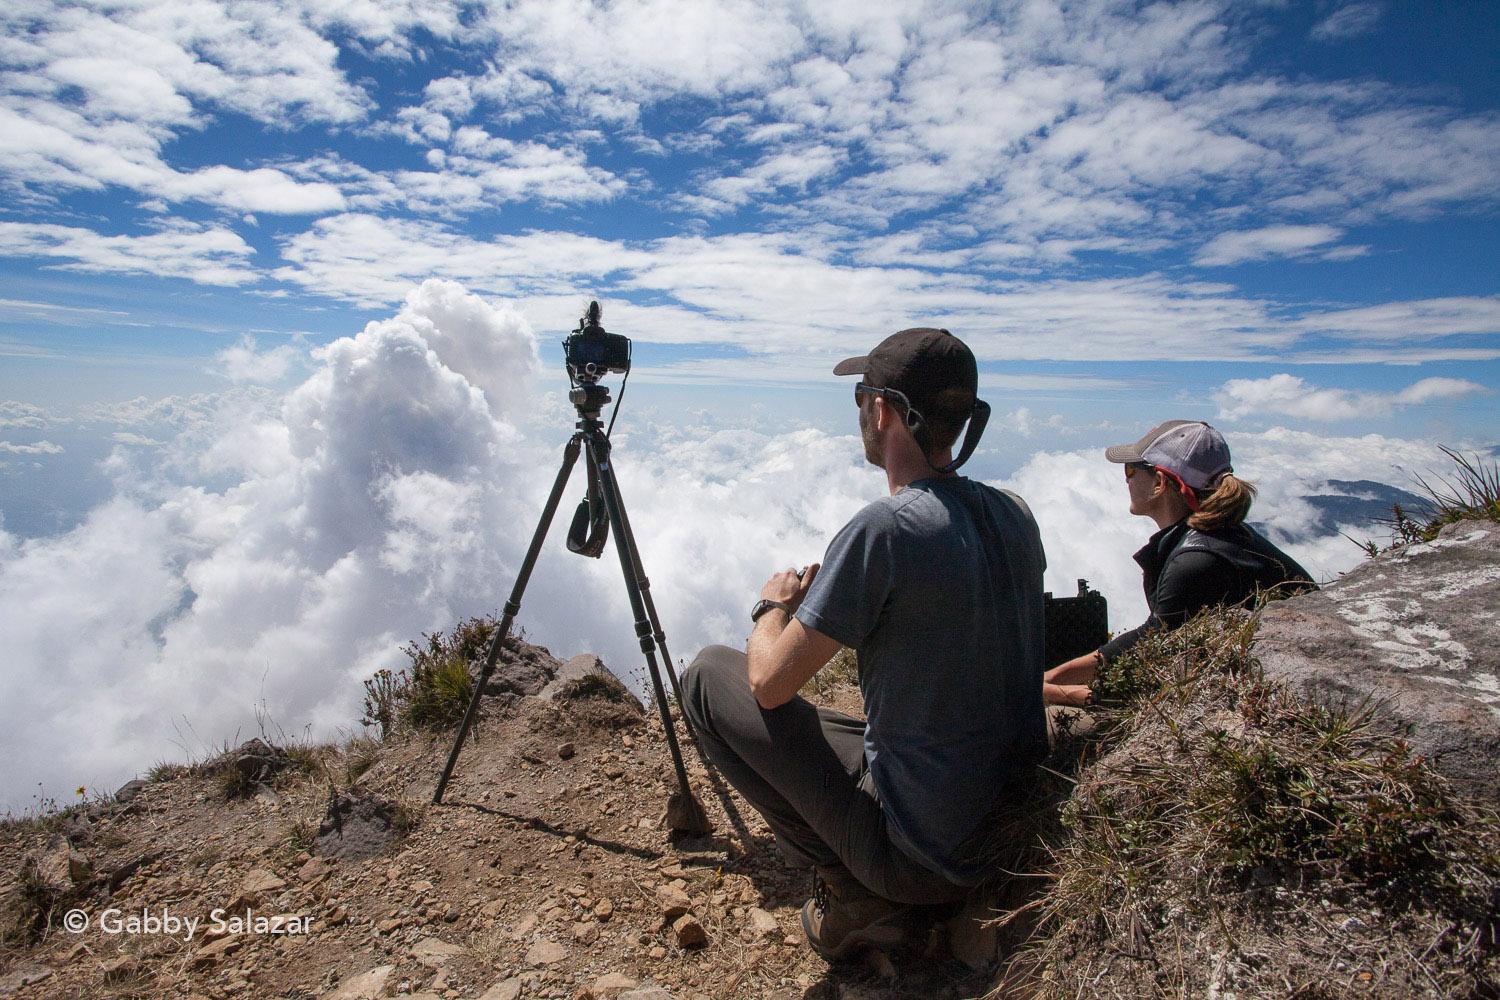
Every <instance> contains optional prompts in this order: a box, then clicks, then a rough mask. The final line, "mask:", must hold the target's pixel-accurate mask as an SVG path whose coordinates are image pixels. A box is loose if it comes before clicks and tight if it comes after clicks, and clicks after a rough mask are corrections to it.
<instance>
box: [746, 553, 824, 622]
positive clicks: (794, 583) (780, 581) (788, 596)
mask: <svg viewBox="0 0 1500 1000" xmlns="http://www.w3.org/2000/svg"><path fill="white" fill-rule="evenodd" d="M818 565H819V564H818V563H813V564H812V565H811V566H804V567H802V570H801V571H800V572H798V571H797V570H795V569H784V570H782V571H781V572H779V573H777V574H775V575H774V576H772V577H771V579H769V580H767V581H766V585H765V586H764V587H762V588H760V596H761V599H762V600H766V601H780V602H781V603H782V604H785V605H786V606H787V607H789V608H791V609H792V610H793V611H796V610H797V608H798V607H799V606H800V605H801V604H802V598H804V597H806V596H807V588H809V587H811V586H812V582H813V577H815V576H817V575H818Z"/></svg>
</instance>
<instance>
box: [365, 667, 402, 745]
mask: <svg viewBox="0 0 1500 1000" xmlns="http://www.w3.org/2000/svg"><path fill="white" fill-rule="evenodd" d="M409 688H410V681H409V680H408V678H407V676H406V671H404V670H403V671H401V672H400V673H399V674H398V673H392V672H391V671H389V670H377V671H375V676H373V677H370V678H368V679H367V680H366V681H365V714H364V717H363V718H361V719H360V720H359V721H360V723H361V724H362V725H364V726H366V727H369V726H379V727H380V738H381V739H385V738H386V737H387V736H389V735H391V733H393V732H395V729H396V720H397V719H398V718H399V716H400V712H401V705H402V704H403V703H404V702H405V701H406V697H407V694H408V691H409Z"/></svg>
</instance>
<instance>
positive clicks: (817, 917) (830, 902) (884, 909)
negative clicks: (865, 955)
mask: <svg viewBox="0 0 1500 1000" xmlns="http://www.w3.org/2000/svg"><path fill="white" fill-rule="evenodd" d="M910 910H911V907H910V906H905V905H903V904H901V903H896V902H893V901H891V900H889V899H885V898H884V897H881V896H877V895H875V894H874V893H873V892H871V891H870V890H869V889H866V888H865V887H864V886H863V885H861V884H860V882H859V880H858V879H856V878H855V877H854V876H853V875H851V874H850V873H849V870H848V869H847V868H844V867H842V866H840V867H838V868H818V869H814V871H813V898H812V899H809V900H808V901H807V903H806V904H804V905H803V907H802V932H803V933H804V934H806V935H807V943H808V944H809V945H811V946H812V949H813V951H815V952H817V953H818V954H819V955H822V956H823V957H824V958H826V959H829V960H830V961H837V960H839V959H841V958H846V957H848V956H849V955H850V954H851V953H852V952H853V951H854V950H855V949H856V948H858V947H860V946H861V945H873V946H875V947H877V948H891V947H894V946H896V945H898V944H900V943H901V939H902V938H903V937H905V935H906V928H905V927H904V926H903V924H902V920H903V918H904V917H905V916H906V915H907V913H908V912H909V911H910Z"/></svg>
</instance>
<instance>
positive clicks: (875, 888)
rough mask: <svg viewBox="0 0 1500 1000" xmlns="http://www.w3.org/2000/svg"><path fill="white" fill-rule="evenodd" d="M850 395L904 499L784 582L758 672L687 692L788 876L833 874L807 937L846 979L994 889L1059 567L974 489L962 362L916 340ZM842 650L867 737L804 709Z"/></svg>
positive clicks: (910, 334)
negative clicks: (1053, 573) (851, 967)
mask: <svg viewBox="0 0 1500 1000" xmlns="http://www.w3.org/2000/svg"><path fill="white" fill-rule="evenodd" d="M834 374H835V375H862V376H863V379H862V381H861V382H860V383H859V384H858V385H857V386H856V387H855V401H856V403H857V404H858V406H859V426H860V433H861V437H862V438H863V441H864V448H865V457H866V459H867V460H869V461H870V462H871V463H873V464H874V465H876V466H879V467H880V468H882V469H884V470H885V473H886V481H887V485H888V486H889V495H888V496H884V497H881V498H880V499H878V500H875V501H874V502H873V503H871V504H869V505H868V506H867V507H865V508H864V509H863V510H861V511H860V512H859V513H858V514H856V515H855V516H854V518H853V519H852V520H851V521H850V522H849V523H848V524H847V525H845V526H844V528H843V529H842V530H840V531H839V533H838V534H837V535H835V536H834V538H833V540H832V542H830V543H829V545H828V550H827V552H826V553H825V554H824V557H823V562H822V563H821V564H817V563H814V564H812V565H810V566H807V567H806V568H805V570H804V571H803V572H801V573H799V572H797V571H795V570H791V569H787V570H783V571H781V572H779V573H777V574H776V575H774V576H772V577H771V579H770V580H769V581H767V582H766V585H765V586H764V587H763V588H762V589H761V600H760V602H759V603H758V604H756V606H755V609H754V610H753V611H752V613H751V618H752V620H753V621H754V622H755V626H754V630H753V631H752V633H751V635H750V640H749V643H748V650H747V652H740V651H738V650H735V649H731V648H729V647H727V646H710V647H708V648H706V649H704V650H703V651H702V652H701V653H699V654H698V657H697V659H696V660H695V661H694V662H693V664H692V666H691V667H689V668H688V670H687V672H686V673H685V674H684V675H683V678H682V687H683V700H684V709H685V711H686V712H687V714H688V716H689V718H690V719H691V720H692V723H693V725H694V726H695V727H696V730H697V733H698V740H699V745H700V746H701V747H702V749H703V751H704V753H705V754H706V756H707V757H708V758H709V760H710V761H711V762H712V763H713V764H714V765H715V766H716V767H717V768H718V769H719V770H720V772H721V773H722V774H723V775H724V776H725V777H726V778H727V779H728V780H729V781H730V783H731V784H733V785H734V787H735V788H736V789H737V790H738V791H739V792H740V794H742V795H743V796H744V797H745V799H746V800H748V801H749V802H750V803H751V804H752V805H753V806H755V808H756V809H758V810H759V811H760V812H761V814H762V815H764V816H765V819H766V822H767V823H768V824H769V825H770V827H771V830H772V832H773V833H774V834H775V836H776V841H777V844H778V846H779V847H780V849H781V852H782V854H783V856H784V857H785V858H786V860H787V862H788V863H789V864H791V865H793V866H797V867H810V868H813V869H815V872H816V877H815V881H814V895H813V898H812V899H811V900H809V901H808V903H807V905H806V906H804V907H803V910H802V926H803V929H804V931H805V932H806V934H807V939H808V943H809V944H811V945H812V947H813V948H814V949H815V950H817V951H818V952H819V953H820V954H822V955H824V956H826V957H828V958H832V959H838V958H842V957H844V956H846V955H848V954H850V953H851V952H852V951H854V950H855V949H856V948H857V947H859V946H860V945H863V944H872V945H877V946H881V947H889V946H892V945H895V944H898V943H899V942H900V941H901V939H902V937H903V936H904V933H905V922H904V917H905V916H906V914H907V912H908V911H909V909H910V906H911V904H926V903H943V902H949V901H953V900H957V899H961V898H963V897H964V896H965V895H966V894H967V893H968V891H969V890H970V889H971V888H972V887H974V886H976V885H978V884H979V883H980V882H981V881H983V879H984V878H985V877H986V876H987V875H988V874H989V871H988V866H987V865H986V863H985V857H984V852H983V850H982V848H983V846H984V841H985V839H986V834H987V832H988V829H989V826H990V824H989V823H987V822H986V819H987V818H988V817H990V816H991V814H992V811H993V810H994V809H995V808H996V807H997V806H1000V807H1003V805H1004V803H1005V802H1007V801H1009V800H1011V798H1012V797H1013V795H1014V794H1015V793H1014V789H1015V788H1016V787H1018V786H1019V785H1020V784H1021V781H1020V779H1022V778H1023V777H1024V776H1025V775H1026V774H1028V773H1029V772H1030V771H1031V769H1032V767H1033V766H1034V764H1035V762H1036V761H1037V760H1038V759H1039V758H1040V757H1041V755H1042V754H1043V753H1044V752H1045V750H1046V745H1047V739H1046V729H1045V722H1044V715H1043V708H1042V693H1041V684H1042V681H1041V676H1042V669H1043V661H1042V654H1043V636H1042V599H1043V598H1042V570H1043V568H1044V566H1045V562H1046V560H1045V557H1044V555H1043V552H1042V543H1041V537H1040V535H1039V533H1038V531H1037V526H1036V522H1035V521H1034V520H1033V518H1032V516H1031V513H1030V511H1029V510H1028V509H1027V507H1026V505H1025V504H1024V503H1023V502H1022V501H1021V499H1020V498H1019V497H1017V496H1015V495H1014V494H1010V493H1005V492H1002V491H999V490H996V489H993V488H991V487H989V486H986V485H984V484H983V483H979V482H975V481H972V480H970V479H967V478H964V477H962V476H959V475H957V474H956V473H955V470H956V469H957V468H958V467H959V466H960V465H961V464H962V463H963V462H964V461H965V460H966V459H967V458H968V457H969V455H970V454H972V452H973V449H974V446H975V445H976V444H977V443H978V439H979V434H980V433H982V431H983V427H984V421H985V419H986V418H987V417H988V414H989V407H988V406H987V405H986V404H985V403H984V402H982V401H980V400H979V399H978V398H977V393H978V368H977V365H976V364H975V361H974V355H973V354H972V353H971V352H970V351H969V349H968V347H967V346H965V345H964V343H963V342H962V341H960V340H959V339H958V338H956V337H954V336H952V335H951V334H949V333H948V332H947V331H946V330H933V329H913V330H903V331H901V332H900V333H897V334H895V335H893V336H891V337H889V338H887V339H886V340H884V341H883V342H881V344H880V345H879V346H877V347H876V348H875V350H873V351H871V352H870V354H868V355H867V356H865V357H860V358H850V359H849V360H847V361H844V362H842V363H840V364H839V365H838V366H837V367H836V368H834ZM966 421H967V422H968V423H969V432H968V434H967V435H966V436H965V440H964V447H963V449H962V450H961V451H960V453H959V457H958V459H957V460H952V457H951V456H952V448H953V444H954V442H955V441H956V440H957V439H958V434H959V432H960V431H961V430H962V429H963V426H964V424H965V422H966ZM841 645H842V646H850V647H853V649H854V650H855V651H856V653H857V656H858V662H859V678H860V692H861V694H862V696H863V700H864V709H865V714H866V716H867V718H868V722H867V723H861V722H860V721H858V720H857V719H853V718H850V717H848V716H845V715H841V714H839V713H836V712H832V711H830V710H828V709H823V708H815V707H814V706H813V705H811V704H810V703H808V702H807V701H805V700H803V699H802V698H800V697H797V692H798V691H799V690H800V689H801V687H802V685H803V684H804V683H806V682H807V681H808V679H809V678H811V677H812V676H813V674H815V673H816V672H817V671H818V670H819V669H821V668H822V667H823V666H824V664H826V663H827V662H828V661H829V659H830V658H832V656H833V655H834V654H835V653H837V652H838V650H839V648H840V646H841Z"/></svg>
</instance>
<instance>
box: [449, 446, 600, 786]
mask: <svg viewBox="0 0 1500 1000" xmlns="http://www.w3.org/2000/svg"><path fill="white" fill-rule="evenodd" d="M582 437H583V435H582V434H574V435H573V436H572V437H571V438H569V439H568V443H567V444H566V445H565V446H564V447H563V461H562V468H560V469H558V470H557V479H556V480H554V481H553V483H552V492H551V494H549V495H548V497H547V505H546V506H545V507H543V508H542V516H541V519H540V520H539V521H537V525H536V531H535V532H534V533H533V534H532V536H531V547H530V548H528V549H527V550H526V558H525V559H524V560H522V561H521V572H520V573H519V574H517V575H516V584H515V586H514V587H512V588H511V591H510V600H508V601H506V602H505V612H504V614H503V615H502V616H501V618H500V625H499V627H498V628H496V629H495V634H494V635H493V636H492V637H491V638H490V648H489V650H488V651H487V652H486V653H485V657H484V667H483V669H481V670H480V672H479V681H478V682H477V683H476V684H475V685H474V693H473V695H471V696H470V698H469V707H468V708H467V709H466V710H465V711H464V721H463V722H462V724H460V725H459V727H458V737H457V738H456V739H455V740H454V741H453V750H452V752H450V753H449V754H448V763H447V764H445V765H444V766H443V774H442V777H440V778H438V783H437V791H435V792H433V793H432V801H433V802H434V803H440V802H442V801H443V790H444V789H446V788H447V787H448V779H449V777H451V776H452V774H453V765H454V764H456V763H458V752H459V751H460V750H461V749H463V745H464V737H466V736H468V735H469V727H470V726H472V725H473V724H474V716H476V715H477V714H478V713H479V700H480V699H481V698H483V697H484V686H485V684H486V683H487V682H488V681H489V679H490V674H491V673H493V672H494V669H495V664H496V663H497V662H499V660H500V651H501V648H502V647H503V646H504V645H505V639H506V637H507V636H509V635H510V626H511V623H512V622H513V621H515V618H516V614H517V613H518V612H520V610H521V595H522V594H523V593H525V591H526V584H527V582H528V581H530V580H531V571H532V569H534V568H535V567H536V560H537V556H538V555H540V554H541V551H542V542H543V541H545V540H546V538H547V529H548V528H549V527H551V525H552V518H553V515H555V514H556V513H557V505H558V503H559V501H561V500H562V495H563V490H564V489H565V488H566V487H567V485H568V477H569V476H570V475H572V473H573V465H574V464H575V463H576V462H577V461H578V448H579V442H580V441H581V439H582Z"/></svg>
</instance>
